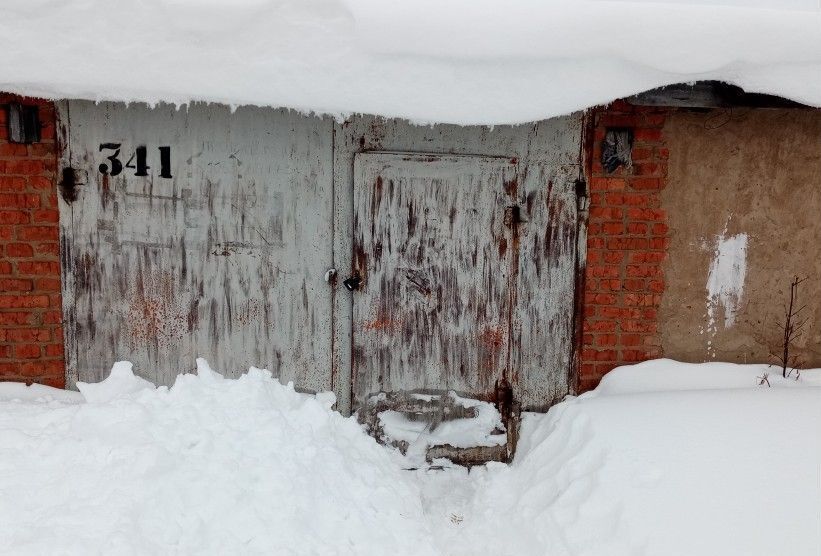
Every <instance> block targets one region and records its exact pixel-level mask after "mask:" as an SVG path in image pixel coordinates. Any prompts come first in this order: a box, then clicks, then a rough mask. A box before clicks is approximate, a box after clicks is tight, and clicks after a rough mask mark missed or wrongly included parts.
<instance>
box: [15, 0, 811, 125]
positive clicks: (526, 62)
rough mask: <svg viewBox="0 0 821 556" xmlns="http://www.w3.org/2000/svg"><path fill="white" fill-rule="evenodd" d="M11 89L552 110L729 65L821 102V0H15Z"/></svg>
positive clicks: (304, 106)
mask: <svg viewBox="0 0 821 556" xmlns="http://www.w3.org/2000/svg"><path fill="white" fill-rule="evenodd" d="M0 52H2V53H3V55H2V56H0V91H8V92H18V93H22V94H27V95H41V96H45V97H50V98H86V99H105V100H124V101H147V102H157V101H168V102H175V103H186V102H188V101H190V100H206V101H216V102H224V103H227V104H233V105H240V104H257V105H269V106H284V107H288V108H295V109H299V110H303V111H318V112H323V113H330V114H334V115H337V116H339V115H344V114H347V113H352V112H366V113H373V114H378V115H383V116H401V117H407V118H411V119H413V120H417V121H428V122H431V121H435V122H443V123H463V124H466V123H483V124H502V123H518V122H526V121H533V120H538V119H541V118H546V117H550V116H555V115H559V114H566V113H569V112H571V111H574V110H579V109H583V108H587V107H589V106H592V105H596V104H601V103H606V102H609V101H612V100H613V99H616V98H619V97H624V96H628V95H631V94H633V93H637V92H640V91H644V90H647V89H651V88H654V87H658V86H661V85H666V84H671V83H681V82H688V81H695V80H700V79H718V80H724V81H727V82H730V83H734V84H737V85H739V86H741V87H743V88H745V89H747V90H748V91H751V92H767V93H773V94H779V95H782V96H786V97H789V98H792V99H795V100H799V101H803V102H806V103H809V104H813V105H816V106H819V105H821V7H819V4H818V0H659V1H655V2H653V1H647V0H637V1H618V0H505V1H504V2H499V1H498V0H448V1H447V2H442V1H440V0H402V1H401V2H386V1H384V0H139V1H135V2H111V1H110V0H4V1H3V2H2V6H1V7H0Z"/></svg>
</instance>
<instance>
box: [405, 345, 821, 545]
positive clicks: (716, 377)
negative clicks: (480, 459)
mask: <svg viewBox="0 0 821 556" xmlns="http://www.w3.org/2000/svg"><path fill="white" fill-rule="evenodd" d="M766 368H767V367H766V365H744V366H742V365H729V364H703V365H687V364H682V363H676V362H673V361H669V360H660V361H652V362H649V363H644V364H641V365H636V366H633V367H622V368H620V369H617V370H615V371H614V372H613V373H611V374H610V375H608V376H607V377H606V378H605V380H604V381H603V383H602V385H601V386H600V388H599V389H597V390H596V391H595V392H592V393H589V394H585V395H583V396H581V397H579V398H575V399H570V400H568V401H566V402H564V403H562V404H559V405H558V406H556V407H554V408H553V409H552V410H551V411H550V412H549V413H548V414H547V415H537V414H529V415H527V416H526V418H525V420H524V423H523V428H522V440H521V443H520V445H519V450H518V452H517V455H516V459H515V460H514V462H513V464H512V465H510V466H503V465H492V466H488V469H486V470H475V471H471V473H470V474H469V475H467V474H465V473H461V474H460V475H459V476H460V480H459V481H454V480H452V479H450V480H447V479H445V478H443V477H442V476H441V475H436V474H433V473H430V472H428V473H425V474H422V475H421V479H422V480H423V484H425V485H426V487H425V492H424V498H425V500H426V508H427V512H428V514H429V516H431V518H432V519H435V520H436V522H437V523H439V524H444V527H437V528H435V532H436V534H437V539H438V542H439V543H440V546H449V547H457V548H454V549H451V550H450V551H448V554H453V555H457V554H458V555H462V554H464V555H472V554H523V555H534V556H535V555H542V554H551V555H559V556H561V555H577V554H585V555H588V554H600V555H607V556H617V555H622V554H623V555H633V554H648V555H657V554H658V555H665V556H675V555H682V556H684V555H690V556H692V555H696V554H722V555H745V556H750V555H761V556H771V555H773V554H790V555H791V556H798V555H802V556H804V555H805V556H813V555H817V554H819V552H821V478H820V477H819V474H818V470H819V468H821V388H819V387H818V386H819V385H821V369H816V370H811V371H805V372H804V373H803V374H802V377H801V379H800V380H799V381H795V380H791V379H788V380H783V381H782V380H774V379H773V378H772V375H771V378H770V381H771V383H772V384H773V386H772V387H771V388H768V387H766V386H757V382H758V381H757V380H756V377H757V376H760V374H761V372H762V369H766ZM769 371H773V369H769ZM773 374H775V373H773ZM454 473H455V474H456V473H457V472H454Z"/></svg>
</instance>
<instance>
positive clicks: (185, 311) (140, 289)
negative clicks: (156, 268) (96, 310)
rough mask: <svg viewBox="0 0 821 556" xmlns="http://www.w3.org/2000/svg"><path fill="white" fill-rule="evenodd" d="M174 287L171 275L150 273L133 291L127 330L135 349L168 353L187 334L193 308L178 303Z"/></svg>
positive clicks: (144, 275)
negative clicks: (149, 348) (152, 347)
mask: <svg viewBox="0 0 821 556" xmlns="http://www.w3.org/2000/svg"><path fill="white" fill-rule="evenodd" d="M173 283H174V280H173V276H172V275H171V273H169V272H155V273H151V272H149V273H146V274H143V278H142V280H141V281H139V282H138V285H136V286H133V287H132V288H131V292H130V295H129V301H128V309H127V311H126V316H125V327H126V334H127V338H128V342H129V345H130V347H131V348H132V349H134V348H136V347H139V346H143V345H153V346H154V347H156V348H159V349H167V348H169V347H171V346H173V345H174V344H175V343H176V341H177V340H178V339H179V338H182V337H183V336H185V335H186V334H187V332H188V329H189V319H190V308H186V307H183V306H181V305H180V304H179V303H177V301H176V299H175V294H174V287H173Z"/></svg>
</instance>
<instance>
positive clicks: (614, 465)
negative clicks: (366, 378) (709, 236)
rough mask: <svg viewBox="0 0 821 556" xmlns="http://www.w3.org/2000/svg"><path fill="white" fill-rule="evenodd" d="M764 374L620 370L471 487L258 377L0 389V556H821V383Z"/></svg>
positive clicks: (531, 429) (662, 367)
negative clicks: (416, 466)
mask: <svg viewBox="0 0 821 556" xmlns="http://www.w3.org/2000/svg"><path fill="white" fill-rule="evenodd" d="M762 372H770V382H771V384H772V387H771V388H770V387H766V386H758V385H757V384H758V379H757V377H758V376H761V373H762ZM777 374H778V373H777V372H776V371H775V370H774V369H767V367H766V366H765V365H729V364H704V365H688V364H682V363H676V362H674V361H669V360H659V361H653V362H648V363H643V364H640V365H636V366H632V367H622V368H619V369H617V370H615V371H614V372H613V373H611V374H610V375H608V376H607V377H606V379H605V380H604V382H603V383H602V386H601V387H600V388H599V389H597V390H596V391H594V392H592V393H588V394H585V395H583V396H580V397H578V398H571V399H568V400H567V401H565V402H564V403H561V404H559V405H557V406H555V407H554V408H553V409H551V411H550V412H549V413H548V414H546V415H540V414H527V415H526V416H525V418H524V423H523V427H522V431H521V432H522V435H521V441H520V445H519V449H518V452H517V455H516V459H515V461H514V462H513V463H512V464H511V465H509V466H507V465H502V464H489V465H488V466H487V468H474V469H473V470H472V471H471V472H470V473H468V472H467V471H465V470H464V469H462V468H452V467H451V468H447V467H446V468H445V469H444V470H441V471H439V470H433V469H421V470H418V471H402V467H403V466H405V463H406V461H405V460H403V459H401V458H400V457H399V456H398V454H397V453H396V452H394V451H391V450H389V449H388V448H385V447H382V446H379V445H378V444H376V442H375V441H374V440H373V439H371V438H370V437H368V436H366V435H365V434H364V432H363V430H362V428H361V427H360V426H359V425H358V424H357V423H356V421H355V420H354V419H353V418H343V417H342V416H341V415H339V414H338V413H336V412H334V411H333V410H331V409H330V408H331V406H332V405H333V403H334V399H333V395H332V394H328V393H325V394H317V395H315V396H313V395H307V394H299V393H297V392H295V391H294V390H293V388H292V387H291V386H283V385H281V384H280V383H279V382H277V381H276V380H275V379H273V378H272V377H271V375H270V374H269V373H267V372H266V371H262V370H259V369H253V368H252V369H251V370H250V371H249V372H248V373H247V374H246V375H243V376H242V377H240V378H239V379H236V380H229V379H225V378H223V377H222V376H220V375H219V374H217V373H216V372H214V371H213V370H211V369H210V368H209V367H208V365H207V364H206V363H205V362H204V361H202V360H200V361H198V371H197V375H182V376H180V377H178V379H177V381H176V383H175V384H174V386H173V387H171V388H166V387H158V388H155V387H154V386H153V385H152V384H150V383H148V382H147V381H145V380H143V379H140V378H138V377H136V376H134V374H133V372H132V371H131V367H130V365H129V364H126V363H119V364H117V365H115V367H114V369H113V372H112V376H111V377H109V378H108V379H106V380H105V381H103V382H101V383H99V384H94V385H92V384H83V385H81V386H80V388H81V391H82V394H77V393H67V392H63V391H60V390H55V389H53V388H47V387H42V386H40V387H31V388H27V387H25V386H23V385H19V384H0V553H2V554H15V555H25V554H194V553H196V554H305V555H308V554H311V555H313V554H340V555H343V554H344V555H348V554H357V555H361V554H364V555H367V554H375V555H376V554H378V555H383V554H418V555H425V554H441V555H454V556H455V555H470V556H475V555H479V554H494V555H497V554H498V555H511V556H512V555H514V554H515V555H525V556H529V555H533V556H536V555H544V554H550V555H551V556H562V555H566V556H570V555H573V556H575V555H582V554H584V555H602V556H605V555H606V556H618V555H621V554H624V555H628V554H629V555H633V554H648V555H656V554H660V555H661V554H663V555H665V556H675V555H694V554H722V555H744V556H755V555H761V556H771V555H772V554H789V555H790V556H810V555H816V554H818V552H819V549H820V548H821V531H820V530H819V526H818V525H819V516H821V483H820V482H819V480H820V479H819V475H818V469H819V468H820V467H821V388H819V386H821V370H813V371H804V372H803V373H802V375H801V378H800V379H799V380H798V381H796V380H792V379H788V380H784V379H778V378H776V377H775V376H776V375H777ZM436 463H437V464H440V465H442V464H443V463H444V462H436Z"/></svg>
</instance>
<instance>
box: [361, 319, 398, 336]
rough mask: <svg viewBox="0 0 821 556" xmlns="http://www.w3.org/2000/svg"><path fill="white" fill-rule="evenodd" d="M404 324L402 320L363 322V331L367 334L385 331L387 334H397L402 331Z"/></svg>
mask: <svg viewBox="0 0 821 556" xmlns="http://www.w3.org/2000/svg"><path fill="white" fill-rule="evenodd" d="M402 322H403V321H402V319H390V318H376V319H373V320H366V321H365V322H363V323H362V330H364V331H367V332H370V331H377V330H384V331H386V332H390V333H395V332H399V331H400V330H402Z"/></svg>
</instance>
